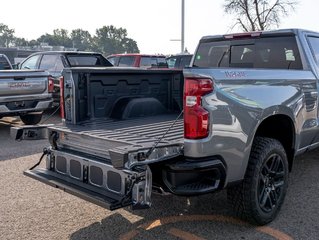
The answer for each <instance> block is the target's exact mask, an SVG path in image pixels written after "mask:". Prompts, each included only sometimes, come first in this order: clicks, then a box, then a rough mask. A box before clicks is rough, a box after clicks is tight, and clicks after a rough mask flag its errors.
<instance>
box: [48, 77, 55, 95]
mask: <svg viewBox="0 0 319 240" xmlns="http://www.w3.org/2000/svg"><path fill="white" fill-rule="evenodd" d="M48 92H49V93H53V92H54V79H53V77H51V76H49V77H48Z"/></svg>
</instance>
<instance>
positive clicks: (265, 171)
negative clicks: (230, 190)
mask: <svg viewBox="0 0 319 240" xmlns="http://www.w3.org/2000/svg"><path fill="white" fill-rule="evenodd" d="M284 176H285V171H284V164H283V160H282V158H281V156H280V155H278V154H273V155H271V156H270V157H269V158H268V159H267V160H266V161H265V163H264V164H263V166H262V168H261V171H260V174H259V183H258V200H259V207H260V209H261V210H262V211H264V212H265V213H269V212H271V211H272V210H273V209H274V208H275V207H276V206H277V205H278V199H281V194H282V193H283V187H284Z"/></svg>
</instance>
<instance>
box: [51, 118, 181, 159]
mask: <svg viewBox="0 0 319 240" xmlns="http://www.w3.org/2000/svg"><path fill="white" fill-rule="evenodd" d="M177 117H178V115H177V114H167V115H159V116H152V117H146V118H136V119H128V120H122V121H118V120H114V119H109V118H105V119H101V118H100V119H95V120H91V121H85V122H82V123H80V124H77V125H72V124H69V125H55V126H53V127H49V131H50V132H52V131H54V132H58V133H59V134H64V140H61V139H60V140H59V143H58V144H60V145H61V146H62V147H63V148H66V149H71V150H75V151H83V148H84V147H85V151H86V153H89V154H91V155H97V156H99V157H103V158H105V159H110V156H109V150H110V149H113V148H118V147H125V146H132V145H134V146H139V148H140V149H146V148H150V147H151V146H153V145H154V144H155V143H156V142H157V141H158V140H159V139H160V138H161V137H163V136H164V135H165V136H164V137H163V138H162V139H161V142H160V145H163V144H164V145H165V144H176V143H182V142H183V141H184V129H183V127H184V125H183V118H182V117H179V119H177ZM176 119H177V120H176ZM175 120H176V121H175ZM169 128H170V130H169V132H168V133H167V134H165V133H166V131H167V130H168V129H169ZM66 135H67V137H65V136H66ZM66 139H67V140H66Z"/></svg>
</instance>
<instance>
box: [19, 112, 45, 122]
mask: <svg viewBox="0 0 319 240" xmlns="http://www.w3.org/2000/svg"><path fill="white" fill-rule="evenodd" d="M41 118H42V113H40V114H39V113H37V114H26V115H21V116H20V119H21V121H22V122H23V123H24V124H25V125H35V124H38V123H39V122H40V121H41Z"/></svg>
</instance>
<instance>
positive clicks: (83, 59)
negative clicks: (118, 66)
mask: <svg viewBox="0 0 319 240" xmlns="http://www.w3.org/2000/svg"><path fill="white" fill-rule="evenodd" d="M66 57H67V59H68V61H69V63H70V66H71V67H81V66H113V65H112V64H111V63H110V62H109V61H108V60H107V59H105V58H104V57H103V56H101V55H80V54H73V55H72V54H68V55H67V56H66Z"/></svg>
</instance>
